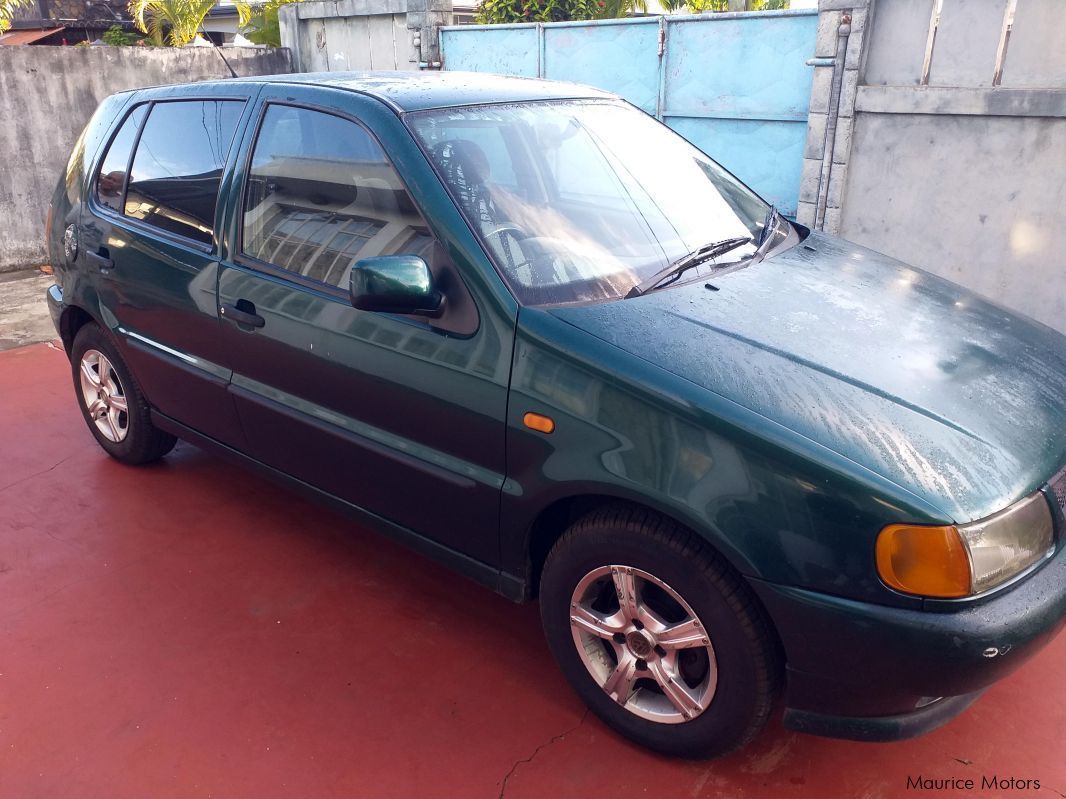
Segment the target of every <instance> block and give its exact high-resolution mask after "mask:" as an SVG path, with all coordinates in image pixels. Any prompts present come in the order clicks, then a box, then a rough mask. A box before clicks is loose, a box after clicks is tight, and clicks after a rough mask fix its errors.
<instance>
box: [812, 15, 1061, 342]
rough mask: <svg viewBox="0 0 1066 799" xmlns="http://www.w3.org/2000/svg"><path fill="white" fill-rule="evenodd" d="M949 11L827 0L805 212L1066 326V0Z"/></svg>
mask: <svg viewBox="0 0 1066 799" xmlns="http://www.w3.org/2000/svg"><path fill="white" fill-rule="evenodd" d="M937 8H938V6H937V3H936V0H871V1H870V2H867V0H849V1H844V2H842V0H822V2H821V17H822V22H823V24H822V26H821V27H822V29H824V31H825V32H826V37H825V42H824V43H823V47H822V48H821V49H820V50H819V52H818V55H819V56H821V55H833V56H835V55H836V54H837V53H838V52H839V50H840V49H843V51H844V54H845V55H844V61H843V64H842V66H843V68H842V70H841V71H839V72H838V71H837V70H836V69H834V68H822V69H820V70H819V72H820V73H823V75H824V78H823V79H822V80H819V77H821V76H816V78H815V90H816V91H818V90H819V86H820V88H821V92H822V99H821V100H818V101H816V100H815V99H814V98H812V102H811V107H812V111H813V110H814V108H815V107H816V105H817V106H818V107H819V108H826V111H827V113H826V114H825V116H824V117H816V115H815V114H813V113H812V115H811V118H810V120H809V126H808V156H809V159H810V160H809V162H808V165H807V169H806V171H805V174H804V182H803V188H802V189H801V200H805V201H806V202H804V203H801V207H800V219H801V221H805V222H808V223H814V224H816V225H817V226H819V227H822V228H823V229H825V230H827V231H829V232H832V233H837V234H839V235H841V236H843V237H845V238H848V239H852V240H854V241H857V242H859V243H861V244H865V245H867V246H869V247H872V248H874V249H876V250H880V251H882V252H886V253H888V254H890V255H894V256H896V257H898V258H901V259H902V260H904V261H908V262H910V263H913V264H914V265H916V266H920V267H922V268H924V269H928V270H929V271H931V272H935V273H937V274H940V275H943V276H944V277H947V278H948V279H950V280H953V281H955V282H957V283H961V284H963V285H965V286H967V287H968V288H971V289H973V290H974V291H977V292H978V293H980V294H983V295H985V296H986V297H989V298H991V299H993V300H995V301H997V302H1000V303H1002V304H1004V305H1006V306H1007V307H1010V308H1012V309H1014V310H1018V311H1021V312H1022V313H1025V314H1027V315H1029V316H1032V317H1034V318H1036V319H1038V320H1040V321H1042V322H1044V323H1045V324H1048V325H1050V326H1052V327H1054V328H1056V329H1058V330H1061V331H1063V332H1066V268H1064V265H1066V255H1064V253H1066V225H1063V224H1062V219H1063V209H1066V57H1064V55H1063V53H1066V49H1064V48H1063V46H1062V34H1061V31H1062V19H1063V11H1064V10H1066V5H1064V4H1063V3H1062V2H1061V0H1016V2H1010V0H942V3H941V4H940V5H939V14H937V13H936V11H937ZM834 39H835V44H831V42H832V40H834ZM836 45H840V47H838V46H836ZM834 104H835V105H834ZM834 124H835V127H836V129H835V131H834V132H833V134H832V135H829V134H828V133H827V128H829V127H830V126H832V125H834Z"/></svg>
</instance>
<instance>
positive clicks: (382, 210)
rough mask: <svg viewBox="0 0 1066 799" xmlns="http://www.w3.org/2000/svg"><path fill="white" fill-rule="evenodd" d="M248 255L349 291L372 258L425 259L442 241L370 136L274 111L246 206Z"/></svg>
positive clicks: (258, 148)
mask: <svg viewBox="0 0 1066 799" xmlns="http://www.w3.org/2000/svg"><path fill="white" fill-rule="evenodd" d="M243 247H244V252H245V253H247V254H248V255H251V256H253V257H255V258H258V259H260V260H262V261H266V262H268V263H271V264H274V265H275V266H280V267H282V268H284V269H290V270H292V271H293V272H298V273H299V274H301V275H304V276H306V277H309V278H313V279H314V280H319V281H322V282H323V283H328V284H330V285H334V286H341V287H347V285H348V273H349V270H350V268H351V265H352V264H353V263H354V262H355V261H358V260H359V259H360V258H367V257H370V256H373V255H397V254H403V255H421V256H422V257H423V258H425V259H426V261H427V262H430V265H431V266H432V255H433V250H434V247H433V238H432V236H431V235H430V233H429V230H428V229H427V228H426V226H425V223H424V222H423V221H422V218H421V217H420V216H419V214H418V211H416V210H415V207H414V203H413V202H412V201H411V198H410V196H409V195H408V194H407V191H406V190H405V189H404V187H403V184H402V182H401V181H400V178H399V175H397V174H396V170H395V169H393V167H392V165H391V164H390V163H389V161H388V159H387V158H386V156H385V153H384V152H383V151H382V149H381V147H380V146H378V143H377V142H376V141H375V140H374V139H373V138H372V137H371V136H370V134H369V133H368V132H367V131H365V130H364V129H363V128H362V127H360V126H359V125H357V124H355V123H354V122H350V121H348V120H346V119H341V118H340V117H335V116H332V115H330V114H324V113H321V112H318V111H310V110H308V109H303V108H292V107H289V106H280V105H274V106H270V107H269V108H268V109H267V112H266V116H265V117H264V118H263V123H262V125H261V126H260V132H259V137H258V139H257V141H256V143H255V149H254V150H253V153H252V167H251V171H250V173H249V176H248V186H247V189H246V194H245V199H244V239H243Z"/></svg>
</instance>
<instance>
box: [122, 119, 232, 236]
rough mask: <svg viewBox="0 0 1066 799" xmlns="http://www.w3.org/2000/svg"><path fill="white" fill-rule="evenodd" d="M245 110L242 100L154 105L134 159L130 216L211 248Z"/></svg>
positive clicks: (129, 192) (128, 195)
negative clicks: (217, 210) (225, 177)
mask: <svg viewBox="0 0 1066 799" xmlns="http://www.w3.org/2000/svg"><path fill="white" fill-rule="evenodd" d="M242 106H243V102H242V101H239V100H195V101H184V100H182V101H177V102H161V103H156V104H155V105H154V106H153V107H152V112H151V113H150V114H149V115H148V121H147V122H146V123H145V125H144V131H143V132H142V133H141V139H140V141H139V142H138V144H137V154H136V155H135V156H134V158H133V169H132V170H131V174H130V180H129V187H128V188H127V189H126V205H125V214H126V216H129V217H133V218H134V219H140V220H142V221H144V222H147V223H148V224H150V225H154V226H155V227H158V228H161V229H163V230H167V231H169V232H171V233H177V234H179V235H182V236H186V237H188V238H190V239H193V240H195V241H199V242H203V243H204V244H210V243H211V238H212V237H211V232H212V229H213V228H214V224H215V206H216V204H217V202H218V185H219V181H220V180H221V179H222V168H223V167H224V166H225V164H226V155H227V154H228V153H229V148H230V144H232V142H233V134H234V132H235V131H236V130H237V122H238V120H239V119H240V116H241V110H242Z"/></svg>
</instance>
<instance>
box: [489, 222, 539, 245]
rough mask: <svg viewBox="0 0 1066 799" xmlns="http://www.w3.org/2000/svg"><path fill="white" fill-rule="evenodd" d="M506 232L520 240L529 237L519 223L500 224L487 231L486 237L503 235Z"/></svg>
mask: <svg viewBox="0 0 1066 799" xmlns="http://www.w3.org/2000/svg"><path fill="white" fill-rule="evenodd" d="M505 233H509V234H510V235H511V236H512V237H513V238H515V239H517V240H519V241H521V240H522V239H528V238H529V234H528V233H526V231H524V230H522V228H520V227H518V226H517V225H500V226H498V227H496V228H494V229H493V230H490V231H489V232H488V233H486V234H485V238H486V239H490V238H492V237H493V236H502V235H504V234H505Z"/></svg>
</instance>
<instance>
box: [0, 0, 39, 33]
mask: <svg viewBox="0 0 1066 799" xmlns="http://www.w3.org/2000/svg"><path fill="white" fill-rule="evenodd" d="M32 4H33V0H0V33H3V32H4V31H6V30H7V29H8V28H10V27H11V18H12V17H14V16H15V12H16V11H18V10H19V9H20V8H24V7H25V6H29V5H32Z"/></svg>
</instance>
